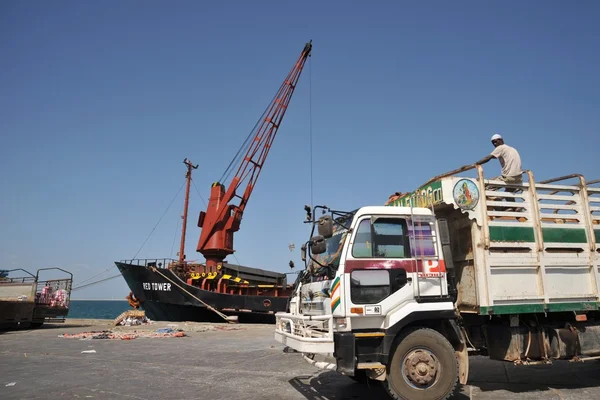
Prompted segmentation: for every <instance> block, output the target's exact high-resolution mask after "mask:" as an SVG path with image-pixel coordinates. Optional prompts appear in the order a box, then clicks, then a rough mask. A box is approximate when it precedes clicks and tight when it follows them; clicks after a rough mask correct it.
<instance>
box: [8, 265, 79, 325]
mask: <svg viewBox="0 0 600 400" xmlns="http://www.w3.org/2000/svg"><path fill="white" fill-rule="evenodd" d="M46 271H58V272H54V275H57V276H59V277H58V278H57V279H43V278H42V277H41V274H46V273H47V272H46ZM0 272H1V273H0V329H1V330H5V329H15V328H39V327H41V326H42V325H43V324H44V323H45V322H64V321H65V318H66V317H67V315H68V313H69V303H70V298H71V288H72V283H73V274H71V273H70V272H68V271H65V270H64V269H62V268H58V267H51V268H41V269H38V270H37V272H36V274H35V275H34V274H32V273H31V272H29V271H27V270H24V269H22V268H16V269H11V270H4V271H0Z"/></svg>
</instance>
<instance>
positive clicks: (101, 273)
mask: <svg viewBox="0 0 600 400" xmlns="http://www.w3.org/2000/svg"><path fill="white" fill-rule="evenodd" d="M184 186H185V181H184V182H183V184H182V185H181V187H180V188H179V190H178V191H177V194H176V195H175V197H173V200H171V202H170V203H169V205H168V206H167V209H166V210H165V212H164V213H163V214H162V216H161V217H160V219H159V220H158V222H157V223H156V225H154V228H152V230H151V231H150V234H148V237H146V240H144V243H142V245H141V246H140V248H139V249H138V251H137V253H135V256H133V257H132V259H135V258H136V257H137V256H138V254H140V251H142V248H143V247H144V245H145V244H146V242H147V241H148V239H150V236H152V234H153V233H154V231H155V230H156V228H157V227H158V225H159V224H160V221H162V219H163V218H164V216H165V215H166V214H167V211H169V208H171V205H173V202H174V201H175V199H177V196H179V193H180V192H181V190H182V189H183V187H184ZM115 267H116V265H113V266H112V267H110V268H107V269H105V270H104V271H102V272H100V273H99V274H96V275H94V276H92V277H91V278H87V279H85V280H83V281H81V282H80V283H79V286H78V287H77V289H81V288H83V287H87V286H91V285H94V284H96V283H101V282H104V281H107V280H109V279H113V278H115V277H116V276H121V275H116V276H113V277H110V278H106V279H102V280H99V281H96V282H92V283H90V284H87V285H83V284H84V283H86V282H88V281H91V280H92V279H94V278H97V277H99V276H100V275H103V274H105V273H106V272H108V271H110V270H112V269H113V268H115ZM73 290H75V289H73Z"/></svg>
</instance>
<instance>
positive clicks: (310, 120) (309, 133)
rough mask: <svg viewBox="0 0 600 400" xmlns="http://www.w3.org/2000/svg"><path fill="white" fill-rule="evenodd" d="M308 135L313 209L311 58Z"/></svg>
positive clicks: (310, 62) (311, 203)
mask: <svg viewBox="0 0 600 400" xmlns="http://www.w3.org/2000/svg"><path fill="white" fill-rule="evenodd" d="M308 135H309V140H308V142H309V154H310V208H311V209H312V207H313V142H312V138H313V133H312V57H310V58H309V60H308Z"/></svg>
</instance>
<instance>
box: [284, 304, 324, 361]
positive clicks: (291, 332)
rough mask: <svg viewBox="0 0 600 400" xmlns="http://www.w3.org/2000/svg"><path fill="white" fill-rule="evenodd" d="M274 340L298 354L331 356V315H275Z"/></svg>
mask: <svg viewBox="0 0 600 400" xmlns="http://www.w3.org/2000/svg"><path fill="white" fill-rule="evenodd" d="M275 318H276V323H275V340H276V341H278V342H279V343H281V344H283V345H285V346H288V347H290V348H292V349H294V350H296V351H298V352H300V353H311V354H323V353H328V354H331V353H333V351H334V340H333V318H332V316H331V315H322V316H321V315H319V316H305V315H303V316H299V315H295V314H290V313H277V314H275Z"/></svg>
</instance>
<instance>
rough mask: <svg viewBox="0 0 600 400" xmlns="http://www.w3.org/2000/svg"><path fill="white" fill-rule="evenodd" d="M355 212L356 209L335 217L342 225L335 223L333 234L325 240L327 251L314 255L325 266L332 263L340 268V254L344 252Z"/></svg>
mask: <svg viewBox="0 0 600 400" xmlns="http://www.w3.org/2000/svg"><path fill="white" fill-rule="evenodd" d="M355 213H356V211H353V212H351V213H349V214H346V215H344V216H343V217H339V218H336V219H335V220H336V221H337V222H339V224H341V225H342V226H340V225H339V224H335V223H334V224H333V236H332V237H330V238H329V239H327V240H326V241H325V242H326V243H327V250H325V253H323V254H319V255H314V256H313V257H314V259H315V260H317V261H318V262H319V263H321V264H322V265H325V266H327V265H331V266H332V267H333V269H337V268H338V266H339V265H340V254H341V252H342V247H344V240H346V234H347V233H348V229H349V228H350V224H351V223H352V218H354V214H355Z"/></svg>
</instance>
